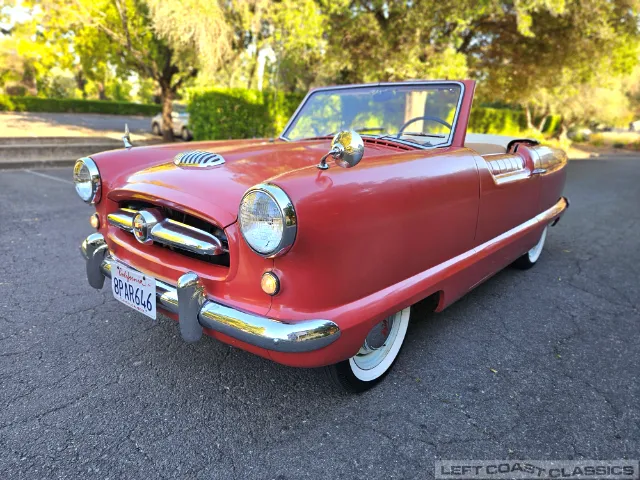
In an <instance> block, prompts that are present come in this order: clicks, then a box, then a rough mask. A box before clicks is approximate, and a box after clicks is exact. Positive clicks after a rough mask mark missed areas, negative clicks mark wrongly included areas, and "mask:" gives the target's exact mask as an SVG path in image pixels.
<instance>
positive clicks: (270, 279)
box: [260, 272, 280, 295]
mask: <svg viewBox="0 0 640 480" xmlns="http://www.w3.org/2000/svg"><path fill="white" fill-rule="evenodd" d="M260 286H261V287H262V291H263V292H264V293H266V294H267V295H276V294H277V293H278V292H279V291H280V280H279V279H278V277H277V275H276V274H275V273H273V272H264V273H263V274H262V279H261V280H260Z"/></svg>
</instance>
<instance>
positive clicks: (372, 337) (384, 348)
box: [353, 315, 400, 370]
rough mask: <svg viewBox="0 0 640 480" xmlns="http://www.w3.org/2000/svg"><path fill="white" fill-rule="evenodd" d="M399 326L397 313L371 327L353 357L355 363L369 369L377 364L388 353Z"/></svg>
mask: <svg viewBox="0 0 640 480" xmlns="http://www.w3.org/2000/svg"><path fill="white" fill-rule="evenodd" d="M399 327H400V319H399V317H398V315H391V316H390V317H387V318H385V319H384V320H383V321H381V322H380V323H378V324H377V325H376V326H375V327H373V328H372V329H371V331H370V332H369V334H368V335H367V338H366V339H365V341H364V344H363V345H362V347H360V350H359V351H358V353H357V354H356V356H355V357H353V361H354V362H355V363H356V365H357V366H358V367H359V368H361V369H363V370H370V369H372V368H374V367H376V366H377V365H379V364H380V362H382V360H384V358H385V357H386V356H387V354H388V353H389V350H390V349H391V346H392V345H393V342H394V340H395V338H396V336H397V334H398V330H399Z"/></svg>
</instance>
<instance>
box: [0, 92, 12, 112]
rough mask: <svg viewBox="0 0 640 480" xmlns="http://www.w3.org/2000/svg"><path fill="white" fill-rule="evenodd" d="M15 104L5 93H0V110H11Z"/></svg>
mask: <svg viewBox="0 0 640 480" xmlns="http://www.w3.org/2000/svg"><path fill="white" fill-rule="evenodd" d="M14 109H15V105H14V104H13V102H12V101H11V99H10V98H9V97H8V96H7V95H0V112H6V111H11V110H14Z"/></svg>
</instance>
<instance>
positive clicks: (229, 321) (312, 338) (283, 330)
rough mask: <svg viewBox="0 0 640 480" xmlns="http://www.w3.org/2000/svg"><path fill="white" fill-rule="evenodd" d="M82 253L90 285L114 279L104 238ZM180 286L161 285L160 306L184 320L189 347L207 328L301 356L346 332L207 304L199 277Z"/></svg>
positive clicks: (92, 239)
mask: <svg viewBox="0 0 640 480" xmlns="http://www.w3.org/2000/svg"><path fill="white" fill-rule="evenodd" d="M93 247H96V248H93ZM80 250H81V252H82V255H83V256H84V258H85V259H86V261H87V275H88V278H89V282H90V283H91V282H92V280H95V277H94V278H93V279H92V277H91V275H90V272H93V273H96V272H97V273H98V275H99V276H100V277H101V281H102V284H104V278H105V277H106V278H111V270H112V269H113V265H114V263H115V262H116V261H117V260H116V259H115V258H114V257H112V256H111V255H109V253H108V251H107V248H106V243H105V241H104V237H103V236H102V235H100V234H99V233H94V234H93V235H90V236H89V237H88V238H87V239H86V240H85V241H84V242H82V245H81V247H80ZM129 268H131V267H129ZM102 284H100V285H99V286H98V285H97V284H95V282H94V283H91V285H92V286H94V288H102V286H103V285H102ZM177 285H178V286H177V287H174V286H172V285H169V284H168V283H165V282H163V281H161V280H156V299H157V302H158V304H159V306H161V307H162V308H164V309H165V310H167V311H168V312H171V313H174V314H177V315H178V320H179V322H180V333H181V335H182V337H183V338H184V339H185V340H186V341H190V342H192V341H196V340H198V338H200V336H201V335H202V328H208V329H210V330H214V331H216V332H220V333H222V334H225V335H228V336H229V337H232V338H235V339H237V340H240V341H242V342H245V343H248V344H250V345H255V346H257V347H260V348H264V349H267V350H273V351H277V352H296V353H301V352H311V351H313V350H318V349H320V348H323V347H326V346H327V345H330V344H331V343H333V342H335V341H336V340H337V339H338V338H340V328H339V327H338V325H336V324H335V323H334V322H332V321H330V320H315V319H313V320H302V321H299V322H291V323H289V322H286V321H281V320H276V319H273V318H268V317H263V316H260V315H255V314H252V313H246V312H241V311H239V310H236V309H234V308H231V307H227V306H226V305H221V304H219V303H217V302H215V301H213V300H210V299H207V297H206V295H205V291H204V288H203V287H202V284H201V283H200V279H199V278H198V276H197V275H196V274H195V273H193V272H188V273H185V274H184V275H182V276H181V277H180V278H179V279H178V284H177Z"/></svg>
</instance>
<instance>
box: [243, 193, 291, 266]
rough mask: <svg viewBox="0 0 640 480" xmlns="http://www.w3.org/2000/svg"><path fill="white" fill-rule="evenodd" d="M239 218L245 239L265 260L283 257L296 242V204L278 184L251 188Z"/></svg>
mask: <svg viewBox="0 0 640 480" xmlns="http://www.w3.org/2000/svg"><path fill="white" fill-rule="evenodd" d="M238 218H239V221H240V233H242V237H243V238H244V239H245V241H246V242H247V244H248V245H249V247H250V248H251V249H252V250H253V251H254V252H256V253H257V254H259V255H262V256H263V257H268V258H271V257H276V256H278V255H283V254H284V253H286V252H287V251H288V250H289V248H291V245H293V242H294V240H295V239H296V230H297V219H296V212H295V210H294V208H293V203H292V202H291V199H289V197H288V196H287V194H286V193H284V191H283V190H282V189H281V188H280V187H276V186H275V185H270V184H261V185H256V186H255V187H253V188H251V189H249V191H247V193H245V194H244V197H242V201H241V202H240V212H239V214H238Z"/></svg>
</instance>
